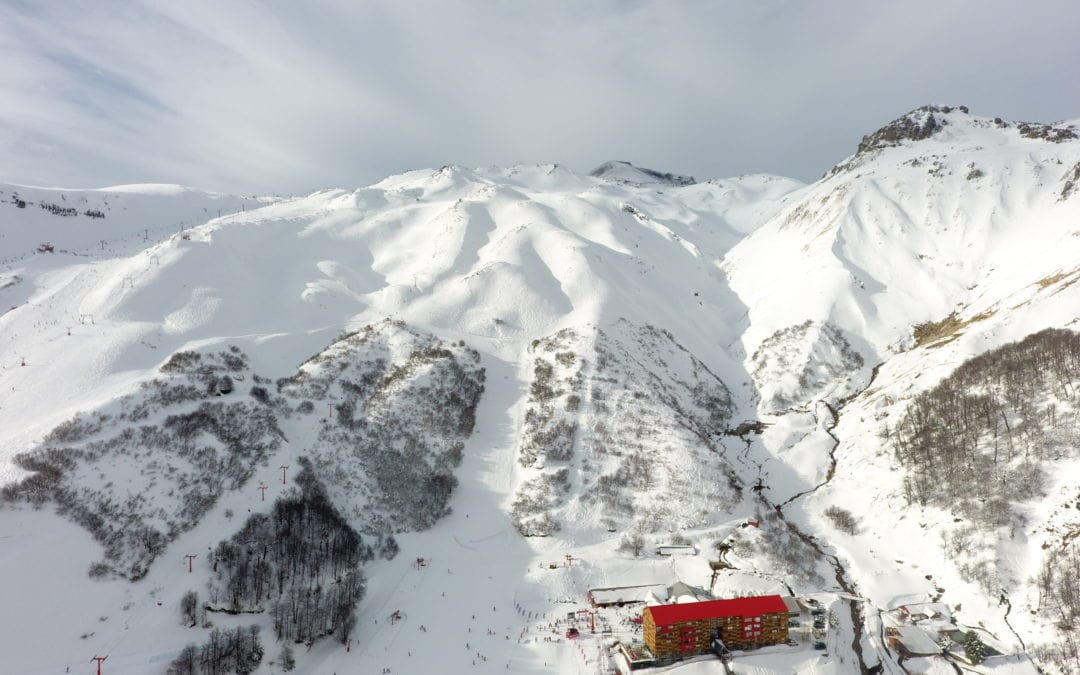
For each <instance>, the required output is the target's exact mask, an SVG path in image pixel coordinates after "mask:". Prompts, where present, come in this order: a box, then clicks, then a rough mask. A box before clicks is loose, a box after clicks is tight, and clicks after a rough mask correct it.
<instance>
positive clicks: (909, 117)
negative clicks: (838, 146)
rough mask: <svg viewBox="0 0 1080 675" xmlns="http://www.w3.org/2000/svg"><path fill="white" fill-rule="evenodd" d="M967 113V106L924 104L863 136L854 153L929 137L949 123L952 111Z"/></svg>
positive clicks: (859, 153)
mask: <svg viewBox="0 0 1080 675" xmlns="http://www.w3.org/2000/svg"><path fill="white" fill-rule="evenodd" d="M954 112H955V113H957V114H962V115H968V114H969V111H968V108H967V106H963V105H962V106H957V107H955V108H954V107H952V106H947V105H924V106H922V107H920V108H916V109H914V110H912V111H911V112H908V113H906V114H904V115H901V116H900V117H898V118H896V119H895V120H893V121H892V122H889V123H888V124H886V125H885V126H883V127H881V128H880V129H878V130H877V131H875V132H874V133H872V134H869V135H867V136H863V139H862V142H861V143H859V149H858V151H856V153H855V154H856V155H861V154H864V153H867V152H872V151H874V150H879V149H881V148H887V147H890V146H894V145H900V143H901V142H903V141H921V140H923V139H925V138H930V137H931V136H933V135H934V134H936V133H938V132H939V131H941V129H942V128H944V127H945V126H947V125H948V124H949V117H950V116H952V113H954Z"/></svg>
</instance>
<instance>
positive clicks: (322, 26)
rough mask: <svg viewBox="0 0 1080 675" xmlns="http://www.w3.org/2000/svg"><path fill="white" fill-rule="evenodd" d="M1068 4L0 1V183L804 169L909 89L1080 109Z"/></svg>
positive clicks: (248, 186) (209, 184)
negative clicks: (628, 165)
mask: <svg viewBox="0 0 1080 675" xmlns="http://www.w3.org/2000/svg"><path fill="white" fill-rule="evenodd" d="M1077 27H1080V3H1076V2H1074V1H1073V0H1063V1H1058V2H1044V1H1041V0H1040V1H1033V0H1027V1H1025V2H1023V3H1020V2H1004V1H1000V2H999V1H997V0H978V1H975V0H972V1H970V2H962V1H960V0H933V1H932V2H929V1H923V0H903V1H900V2H876V1H869V2H868V1H867V0H851V1H847V0H832V1H822V2H809V1H807V2H796V1H795V0H783V1H781V0H739V1H736V0H730V1H721V0H712V1H705V0H700V1H694V0H656V1H654V2H647V1H644V0H642V1H634V0H575V1H572V2H571V1H569V0H567V1H562V0H543V1H537V2H526V1H524V0H521V1H516V0H514V1H511V0H504V1H498V0H471V1H466V0H387V1H385V2H365V1H362V0H314V1H307V2H298V1H296V0H246V1H230V0H216V1H206V2H204V1H202V0H183V1H177V0H163V1H160V2H159V1H157V0H145V1H142V2H139V1H136V0H128V1H126V2H119V1H114V0H64V1H63V2H59V1H57V2H52V1H42V0H25V1H24V0H0V180H4V181H9V182H16V183H23V184H32V185H62V186H67V187H99V186H104V185H112V184H119V183H132V182H174V183H183V184H187V185H195V186H199V187H204V188H208V189H213V190H217V191H242V192H259V193H269V192H277V193H279V194H282V193H284V194H288V193H303V192H308V191H310V190H313V189H316V188H319V187H324V186H341V187H355V186H360V185H366V184H369V183H371V182H374V181H376V180H378V179H380V178H382V177H384V176H386V175H389V174H392V173H397V172H400V171H403V170H406V169H411V168H418V167H437V166H440V165H443V164H448V163H456V164H463V165H468V166H479V165H489V164H499V165H509V164H515V163H547V162H559V163H561V164H565V165H568V166H570V167H571V168H573V169H576V170H582V171H587V170H589V169H591V168H592V167H593V166H595V165H597V164H600V163H601V162H603V161H605V160H608V159H626V160H630V161H633V162H634V163H636V164H640V165H644V166H650V167H653V168H657V169H663V170H669V171H676V172H681V173H689V174H692V175H694V176H697V177H698V178H709V177H720V176H730V175H736V174H741V173H750V172H759V171H765V172H771V173H778V174H784V175H789V176H795V177H798V178H801V179H804V180H810V179H813V178H816V177H818V176H819V175H820V174H821V173H822V172H824V171H825V170H826V169H828V168H829V167H830V166H831V165H832V164H834V163H836V162H837V161H839V160H841V159H843V158H844V157H845V156H847V155H849V154H851V152H853V150H854V148H855V146H856V145H857V143H858V141H859V139H860V138H861V136H862V135H863V134H864V133H868V132H870V131H873V130H874V129H876V128H877V127H879V126H881V125H882V124H884V123H886V122H888V121H889V120H890V119H893V118H895V117H897V116H898V115H900V114H902V113H903V112H905V111H907V110H910V109H911V108H914V107H917V106H919V105H922V104H924V103H931V102H934V103H951V104H965V105H968V106H970V107H971V109H972V112H974V113H977V114H983V115H988V116H991V117H993V116H1002V117H1005V118H1008V119H1014V120H1016V119H1021V120H1031V121H1055V120H1060V119H1070V118H1080V86H1078V85H1080V40H1077V39H1076V37H1075V32H1076V29H1077Z"/></svg>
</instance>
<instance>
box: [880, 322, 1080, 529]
mask: <svg viewBox="0 0 1080 675" xmlns="http://www.w3.org/2000/svg"><path fill="white" fill-rule="evenodd" d="M1078 374H1080V334H1077V333H1074V332H1072V331H1067V330H1060V329H1047V330H1044V331H1041V332H1039V333H1035V334H1033V335H1030V336H1028V337H1027V338H1025V339H1024V340H1022V341H1020V342H1016V343H1012V344H1009V345H1005V346H1003V347H1001V348H999V349H995V350H991V351H988V352H985V353H983V354H981V355H979V356H976V357H974V358H972V359H970V360H968V361H966V362H965V363H964V364H963V365H961V366H960V367H959V368H957V369H956V371H954V372H953V373H952V374H951V375H950V376H949V377H947V378H946V379H945V380H943V381H942V382H941V383H940V384H938V385H937V386H936V387H934V388H933V389H931V390H929V391H927V392H924V393H922V394H920V395H918V396H916V397H915V398H914V399H912V401H911V404H910V405H909V406H908V409H907V411H906V413H905V415H904V416H903V418H902V419H901V421H900V423H899V424H898V425H897V426H896V427H895V428H894V429H893V430H892V434H891V437H892V439H893V444H894V447H895V450H896V455H897V458H898V460H899V461H900V463H901V464H902V465H903V466H904V467H905V468H906V469H907V470H908V476H907V478H906V479H905V484H904V488H905V494H906V496H907V499H908V501H909V502H918V503H920V504H924V505H925V504H928V503H932V504H936V505H939V506H943V507H946V508H954V509H956V510H958V511H960V512H961V513H963V514H965V515H968V516H969V517H971V518H973V519H978V520H980V521H982V522H987V523H990V524H992V525H1002V524H1004V523H1005V522H1007V521H1008V519H1009V517H1010V507H1009V503H1010V501H1012V500H1023V499H1026V498H1028V497H1030V496H1032V495H1034V494H1038V493H1039V491H1040V470H1041V464H1042V463H1043V462H1044V461H1048V460H1055V459H1061V458H1064V457H1068V456H1072V455H1074V454H1075V452H1076V447H1077V445H1076V441H1077V440H1078V439H1080V422H1078V419H1077V414H1076V410H1075V403H1076V399H1075V396H1076V385H1075V377H1076V375H1078Z"/></svg>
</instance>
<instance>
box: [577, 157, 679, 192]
mask: <svg viewBox="0 0 1080 675" xmlns="http://www.w3.org/2000/svg"><path fill="white" fill-rule="evenodd" d="M589 175H590V176H592V177H593V178H600V179H602V180H608V181H614V182H618V183H630V184H633V185H653V184H659V185H670V186H672V187H685V186H687V185H693V184H694V183H697V181H696V180H694V177H693V176H681V175H679V174H675V173H665V172H662V171H655V170H653V169H646V168H644V167H640V166H634V165H633V164H631V163H630V162H625V161H618V160H615V161H610V162H604V163H603V164H601V165H600V166H598V167H596V168H595V169H593V170H592V171H590V172H589Z"/></svg>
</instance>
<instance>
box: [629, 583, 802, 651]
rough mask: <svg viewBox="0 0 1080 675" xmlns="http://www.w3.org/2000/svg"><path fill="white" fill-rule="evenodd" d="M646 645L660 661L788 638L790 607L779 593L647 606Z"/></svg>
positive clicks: (644, 618)
mask: <svg viewBox="0 0 1080 675" xmlns="http://www.w3.org/2000/svg"><path fill="white" fill-rule="evenodd" d="M642 623H643V629H644V636H643V637H644V639H645V645H646V646H647V647H648V648H649V650H650V651H652V653H653V654H654V655H655V656H656V658H657V659H658V660H660V661H667V660H671V659H677V658H682V657H686V656H694V655H697V654H708V653H710V652H712V651H714V644H713V642H714V640H716V641H718V644H717V645H715V648H716V649H747V648H751V647H760V646H763V645H774V644H784V643H786V642H787V640H788V606H787V604H786V603H785V602H784V600H783V598H781V597H780V596H779V595H767V596H761V597H752V598H735V599H732V600H710V601H707V602H689V603H684V604H674V605H649V606H646V607H645V610H644V612H643V613H642Z"/></svg>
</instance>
